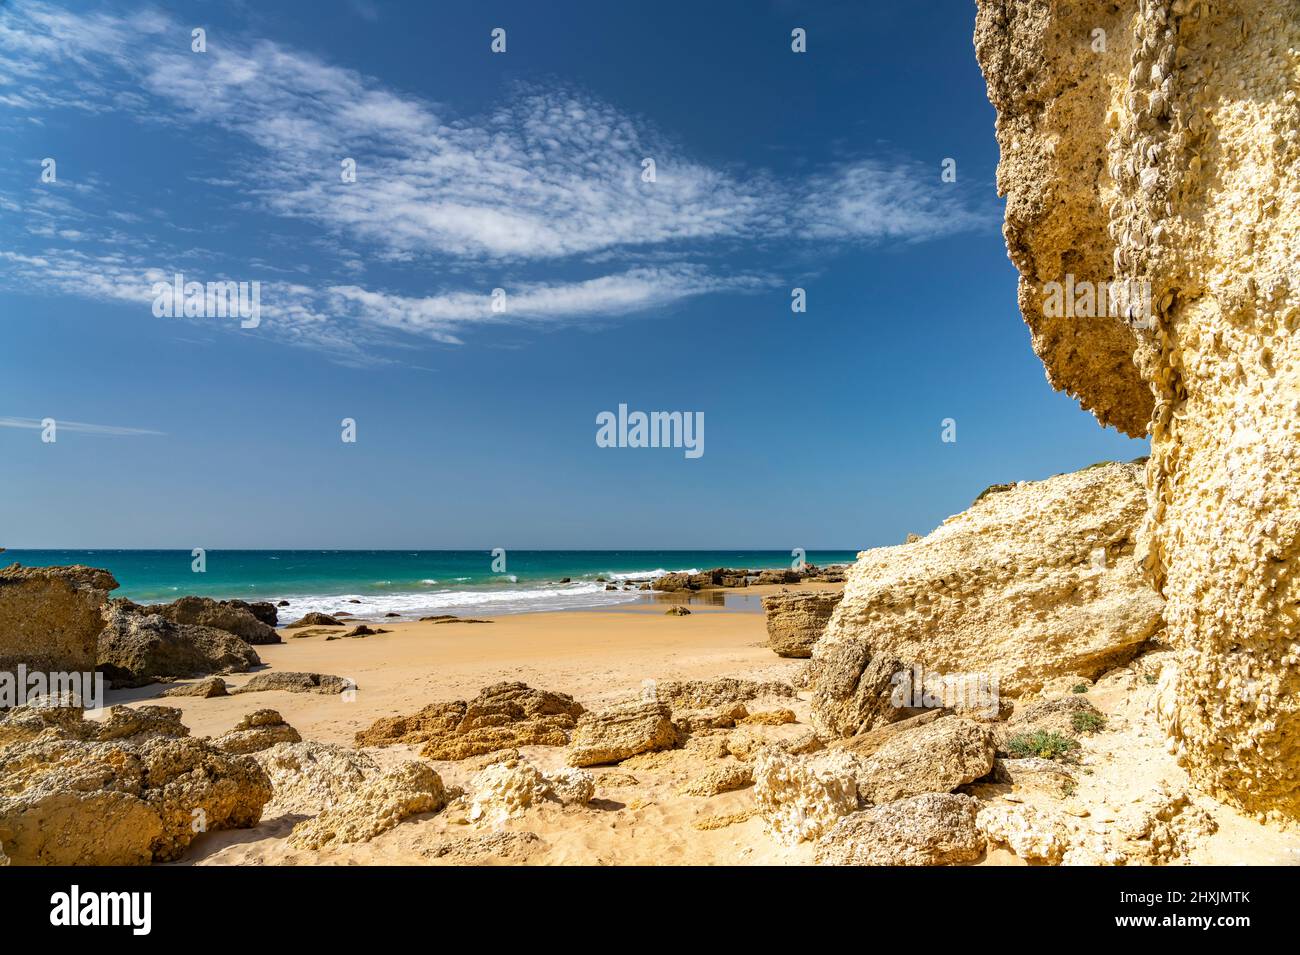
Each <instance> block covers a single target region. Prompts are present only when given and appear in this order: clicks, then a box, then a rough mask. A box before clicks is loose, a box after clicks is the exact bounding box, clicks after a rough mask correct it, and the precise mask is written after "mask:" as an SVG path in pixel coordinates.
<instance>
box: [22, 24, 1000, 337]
mask: <svg viewBox="0 0 1300 955" xmlns="http://www.w3.org/2000/svg"><path fill="white" fill-rule="evenodd" d="M363 6H365V5H364V4H363ZM367 9H368V8H367ZM189 32H190V26H189V25H187V24H182V23H179V22H177V21H175V20H174V19H172V18H171V17H170V16H169V15H168V14H166V13H163V12H160V11H157V10H155V9H152V8H149V9H143V10H141V11H139V12H137V13H133V14H121V15H118V14H110V13H91V14H73V13H70V12H68V11H63V10H60V9H58V8H56V7H53V6H51V5H49V4H47V3H43V2H40V0H29V2H23V3H20V4H18V5H16V6H14V7H12V8H8V9H5V8H0V106H7V107H8V108H9V109H11V110H15V111H18V112H24V111H26V112H35V111H41V110H44V109H53V108H55V107H69V108H76V109H82V110H92V111H105V110H113V111H118V112H123V113H127V114H130V115H134V116H135V117H136V118H137V119H139V120H140V121H141V122H142V123H144V124H158V123H165V124H170V125H175V126H181V127H184V126H190V125H193V126H196V127H199V126H201V127H204V128H211V129H217V130H220V131H222V132H224V133H226V134H228V135H229V136H231V137H235V138H236V139H237V140H238V141H241V142H243V143H247V144H249V145H250V146H251V147H252V150H251V151H250V150H248V149H240V150H237V151H236V152H237V154H238V155H240V156H241V157H242V158H240V159H236V160H231V161H230V162H229V163H228V166H229V168H227V169H224V170H222V171H221V173H220V174H207V173H206V172H205V173H187V178H189V179H191V180H192V181H196V182H199V183H201V184H204V185H206V186H208V187H210V188H211V189H213V190H216V191H219V192H221V191H224V192H227V193H231V194H233V199H232V201H231V205H232V207H238V206H239V205H240V204H241V203H243V204H245V205H248V206H255V207H256V208H257V209H259V210H262V211H266V212H270V213H272V214H274V215H277V216H280V217H283V218H284V219H286V220H297V221H303V222H309V223H312V224H314V225H315V226H317V227H319V229H320V230H322V234H321V238H320V240H319V241H318V243H317V244H318V245H320V246H322V247H325V246H327V247H330V248H333V249H334V250H335V253H336V255H335V258H336V260H337V262H338V266H337V268H338V271H339V272H340V273H342V274H341V276H338V277H335V278H334V279H333V280H330V279H316V278H313V279H309V278H307V277H306V276H305V275H304V277H303V279H302V283H301V284H297V283H292V282H283V281H281V282H269V283H264V286H265V294H264V298H263V303H264V304H263V310H264V313H265V314H266V315H267V318H268V320H267V321H266V322H264V326H265V327H266V328H268V329H270V330H271V332H272V334H277V335H278V336H279V337H280V338H281V339H283V340H286V341H291V342H294V343H300V344H309V345H313V346H315V347H323V348H326V349H328V350H330V351H332V352H334V353H336V354H346V355H350V356H357V355H360V354H361V353H362V352H363V351H364V349H365V347H366V344H367V340H368V338H372V337H373V336H375V335H381V336H382V335H385V334H388V333H397V334H405V335H416V336H420V337H424V338H428V339H431V340H434V341H439V342H444V343H448V344H456V343H459V342H461V341H462V340H463V339H462V335H463V334H464V332H465V330H466V329H467V328H470V327H474V326H490V325H497V324H503V323H536V324H541V323H547V324H562V323H565V322H578V321H585V320H599V319H601V318H602V317H605V316H615V315H624V314H630V313H634V312H638V311H646V310H650V309H655V308H661V307H663V306H666V305H671V304H673V303H676V302H680V301H684V300H686V299H689V298H692V297H695V296H699V295H705V294H713V293H723V292H730V293H735V292H749V291H754V290H756V289H758V288H762V287H765V286H770V285H771V284H772V283H773V281H774V276H773V275H772V274H770V270H769V274H767V275H762V274H759V273H761V272H762V271H763V269H762V267H756V268H754V269H752V270H751V272H750V273H748V274H744V275H726V274H717V273H718V271H719V269H718V266H716V265H705V264H703V263H705V262H707V261H711V260H713V261H716V255H715V252H716V250H717V249H718V248H719V246H724V247H725V248H727V249H729V250H733V251H734V250H735V249H737V248H741V249H744V248H746V247H748V248H755V249H758V248H770V246H771V245H772V244H773V243H785V244H789V245H793V246H795V247H796V248H797V247H801V246H802V247H806V248H808V249H810V250H811V249H813V248H816V249H818V250H821V249H823V248H825V247H826V246H827V245H834V244H868V243H880V242H899V241H902V242H918V241H924V240H927V239H933V238H936V237H940V236H945V235H950V234H953V233H956V232H961V231H966V230H970V229H978V228H983V227H990V228H996V221H997V220H996V217H995V216H994V215H992V214H990V213H989V212H988V211H981V210H978V209H975V208H973V207H972V206H970V205H969V204H967V203H965V202H964V201H963V200H962V199H961V195H962V193H960V192H958V191H956V190H954V189H952V188H951V187H948V186H944V185H943V184H941V183H940V182H939V179H938V175H937V172H936V171H935V170H933V169H922V168H920V167H919V166H917V165H916V164H915V163H912V162H908V161H885V160H883V159H879V158H865V159H859V160H856V161H849V162H840V163H836V164H833V165H829V166H826V167H823V168H821V169H819V170H815V171H814V172H812V173H811V174H809V175H807V176H804V177H802V178H798V179H790V178H789V177H786V178H782V177H778V176H776V175H775V174H773V173H771V172H769V171H766V170H763V169H742V170H737V169H734V168H729V169H722V168H715V167H713V166H711V165H709V164H708V163H705V162H701V161H699V160H696V159H694V158H692V157H691V156H690V155H689V154H688V153H687V151H686V150H685V149H684V148H682V147H681V146H680V145H679V144H677V143H675V142H673V141H672V140H671V139H670V138H668V137H667V136H665V135H663V134H662V133H660V132H658V131H657V130H655V129H654V128H653V127H652V126H650V125H649V124H647V123H645V122H643V121H640V120H639V119H637V118H636V117H633V116H629V115H627V114H626V113H624V112H622V111H620V110H619V109H617V108H616V107H614V106H612V105H610V104H608V103H605V102H602V101H601V100H599V99H598V98H596V97H594V96H592V95H590V94H588V93H586V92H585V91H582V90H577V89H566V88H564V87H562V86H554V87H552V88H548V89H546V90H541V89H537V88H530V87H519V88H517V89H516V90H514V91H513V93H511V94H510V95H509V96H508V97H506V98H505V100H504V101H503V102H502V103H501V104H500V105H499V106H498V107H496V108H495V109H493V110H491V111H489V112H487V113H486V114H484V115H480V116H474V117H464V116H455V115H451V114H448V113H447V112H446V111H445V110H444V109H443V108H442V107H440V106H438V105H437V104H435V103H433V102H431V101H429V100H427V99H425V98H422V97H419V96H415V95H412V94H409V93H406V92H402V91H398V90H394V89H391V88H388V87H386V86H384V85H383V84H382V83H380V82H379V81H377V80H375V79H373V78H371V77H368V76H365V75H363V74H361V73H359V72H357V71H355V70H352V69H349V68H346V67H343V66H339V65H336V64H332V63H329V62H326V61H324V60H322V59H320V58H319V57H317V56H314V55H311V54H309V53H306V52H303V51H300V50H295V49H293V48H290V47H288V46H285V45H283V44H280V43H276V42H273V41H270V40H266V39H257V38H241V37H237V36H232V35H229V34H226V33H221V34H213V33H210V34H209V36H208V50H207V53H205V54H203V55H197V54H194V53H192V52H190V49H189ZM345 157H350V158H352V159H355V160H356V164H357V181H356V182H355V183H345V182H342V181H341V179H340V176H339V172H340V161H341V160H342V159H343V158H345ZM647 157H649V158H652V159H654V161H655V166H656V181H655V182H643V181H642V160H643V159H645V158H647ZM74 194H75V190H71V191H62V192H51V191H47V192H46V193H44V194H40V195H27V196H18V197H15V196H14V195H12V194H9V195H0V204H3V205H4V207H5V208H9V207H10V206H11V205H14V204H17V205H20V206H21V207H22V209H23V212H24V214H25V216H26V221H27V230H28V232H29V234H30V236H31V237H32V238H33V240H39V241H41V242H43V243H47V244H43V245H40V246H38V247H32V248H27V249H22V250H18V251H13V252H7V253H0V267H4V266H7V268H8V270H9V271H10V273H11V274H12V275H13V276H14V277H16V278H18V279H20V280H22V281H23V282H25V283H27V284H28V285H33V286H37V287H45V288H52V289H56V290H58V291H61V292H65V293H69V294H79V295H82V296H84V297H89V298H102V299H106V300H114V301H148V297H147V291H148V289H149V288H150V287H151V286H152V284H153V282H155V281H167V280H168V277H169V276H170V274H171V272H172V271H173V270H174V269H179V268H181V267H182V266H186V265H188V266H189V268H188V269H186V271H187V273H192V272H198V271H202V270H206V271H209V272H210V271H213V270H214V268H215V266H214V263H213V261H212V260H206V261H205V260H203V259H202V258H200V259H199V261H197V262H195V261H194V259H193V257H192V256H191V257H189V258H188V260H187V256H186V255H185V252H186V251H187V250H178V249H170V250H169V249H166V248H160V247H157V246H156V245H154V244H152V243H150V242H148V241H144V242H141V241H139V240H138V239H133V238H132V237H130V236H125V235H123V234H122V233H120V232H116V231H114V230H113V228H112V227H111V226H112V223H122V222H127V223H130V222H133V221H135V222H138V221H140V220H142V219H143V220H148V219H150V218H156V217H157V216H158V215H160V214H162V213H160V212H159V211H158V210H156V209H152V208H140V209H136V210H131V209H124V208H115V209H113V210H111V211H110V212H106V213H104V214H103V216H102V217H100V218H102V219H103V220H104V221H103V222H101V221H99V219H96V218H95V217H93V216H88V214H87V213H86V211H85V209H84V207H82V206H79V205H78V204H77V203H74V202H73V201H72V196H73V195H74ZM84 198H87V199H89V198H91V197H84ZM109 217H111V219H112V222H108V219H109ZM178 228H179V227H178ZM172 231H175V230H172ZM96 240H98V241H99V242H100V243H101V244H102V245H103V246H105V249H104V250H103V251H101V252H99V253H98V254H96V252H95V251H94V250H93V245H94V242H95V241H96ZM56 241H62V242H66V243H76V247H75V248H68V247H66V246H65V247H62V248H56V247H52V246H50V245H48V243H53V242H56ZM188 251H189V252H196V251H201V250H188ZM253 258H256V257H255V256H250V257H249V260H246V262H245V265H244V267H249V266H250V265H251V264H252V263H251V260H252V259H253ZM430 261H434V262H436V263H437V264H438V265H439V266H440V267H441V269H442V270H443V271H445V272H446V273H448V274H455V273H457V272H458V271H459V272H465V271H467V270H473V272H474V278H475V280H476V281H478V280H481V279H482V278H483V276H484V275H493V276H500V277H499V278H496V279H495V280H494V281H493V285H495V286H500V287H502V288H505V289H506V292H507V295H508V306H507V309H506V310H505V311H504V312H495V311H492V310H491V307H490V299H489V293H490V288H483V287H471V285H470V284H469V283H464V282H462V283H461V285H460V287H444V288H439V289H436V290H432V291H430V292H428V293H426V294H410V293H409V291H400V292H397V291H391V290H387V289H381V288H377V287H375V284H376V283H374V282H367V281H365V280H364V277H365V273H366V271H367V265H366V263H368V262H383V263H384V264H385V265H387V266H390V267H394V268H399V269H400V268H403V267H405V268H408V269H409V270H410V273H411V274H412V275H413V276H414V278H413V279H412V281H413V282H418V281H419V276H420V275H421V274H423V273H425V272H427V269H425V268H424V266H426V265H427V264H428V263H429V262H430ZM560 263H564V264H565V265H566V267H567V269H568V271H570V272H572V271H573V270H574V269H573V267H574V266H575V265H577V266H582V267H585V268H586V269H587V270H588V272H591V271H593V270H594V271H598V272H599V273H601V274H594V275H592V274H589V275H587V276H586V277H581V278H573V279H566V280H564V281H549V282H542V281H538V280H537V279H536V275H535V274H532V275H529V273H528V271H527V270H528V269H531V270H532V271H533V273H535V272H536V270H537V269H538V268H541V267H543V266H549V265H551V264H560ZM200 266H202V267H203V268H202V269H200ZM231 267H232V263H226V265H225V267H224V270H225V271H226V272H227V273H229V272H230V271H231ZM254 267H256V266H254ZM266 271H278V274H280V275H281V276H283V275H284V274H285V271H284V270H283V269H279V270H273V269H272V268H270V267H268V268H267V269H266ZM292 271H297V272H300V274H301V273H304V272H305V270H298V269H295V270H292ZM523 276H528V278H527V279H525V278H524V277H523ZM196 277H198V278H201V279H211V278H216V277H217V276H214V275H205V276H201V277H200V276H196ZM238 277H239V278H245V276H238ZM340 278H342V279H343V281H340ZM408 284H409V283H408Z"/></svg>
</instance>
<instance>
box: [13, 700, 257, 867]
mask: <svg viewBox="0 0 1300 955" xmlns="http://www.w3.org/2000/svg"><path fill="white" fill-rule="evenodd" d="M188 733H189V730H188V729H187V728H186V727H185V726H184V725H182V724H181V723H180V711H179V710H174V709H169V708H166V707H142V708H140V709H138V710H130V709H128V708H126V707H117V706H115V707H113V708H112V710H111V711H110V714H109V719H107V720H105V721H102V722H97V721H94V720H85V719H83V718H82V713H81V710H80V709H77V708H73V707H25V706H20V707H15V708H13V709H11V710H9V711H8V712H7V713H5V714H4V715H3V716H0V851H3V853H4V854H5V855H7V856H8V857H9V859H10V860H11V861H12V862H13V864H15V865H141V864H145V863H148V862H150V861H165V860H170V859H175V858H178V857H179V856H180V855H181V854H182V853H183V852H184V851H185V849H186V848H187V847H188V846H189V844H190V843H191V842H192V841H194V839H195V838H197V836H198V835H199V834H200V833H203V832H210V831H213V830H217V829H234V828H247V827H250V826H254V825H256V824H257V823H258V821H259V820H260V819H261V816H262V806H263V805H264V804H265V803H266V802H267V800H269V799H270V798H271V783H270V780H269V779H268V778H267V776H266V773H264V772H263V771H262V769H261V768H260V767H259V766H258V765H257V763H256V762H255V761H254V760H253V759H252V758H251V757H247V756H236V755H229V754H226V753H223V752H221V751H219V750H217V749H216V748H214V747H213V746H212V745H210V744H209V743H208V742H206V741H204V740H198V739H191V738H189V737H188Z"/></svg>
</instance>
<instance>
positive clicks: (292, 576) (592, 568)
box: [0, 550, 856, 622]
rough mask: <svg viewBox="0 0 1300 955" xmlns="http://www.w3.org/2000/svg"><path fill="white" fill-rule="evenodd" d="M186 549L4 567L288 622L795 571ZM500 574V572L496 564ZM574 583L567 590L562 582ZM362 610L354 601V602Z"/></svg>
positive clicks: (456, 554)
mask: <svg viewBox="0 0 1300 955" xmlns="http://www.w3.org/2000/svg"><path fill="white" fill-rule="evenodd" d="M855 556H856V555H855V553H854V552H853V551H809V552H808V554H807V555H806V557H805V559H806V560H807V561H808V563H812V564H817V565H819V566H825V565H827V564H837V563H850V562H852V561H853V559H854V557H855ZM193 560H194V558H193V557H192V556H191V554H190V552H189V551H184V550H10V551H6V552H5V553H4V555H3V556H0V564H5V563H10V562H14V561H16V562H18V563H21V564H26V565H29V566H40V565H47V564H88V565H90V566H92V567H102V568H104V569H106V570H109V571H111V572H112V574H113V576H115V577H116V578H117V580H118V583H119V584H120V585H121V587H120V589H118V590H116V591H114V594H113V596H115V597H129V598H131V599H132V600H135V601H139V602H141V603H161V602H166V601H170V600H175V599H176V598H177V597H182V596H185V595H187V594H193V595H196V596H200V597H216V598H219V599H230V598H236V597H237V598H240V599H243V600H273V601H280V600H288V601H289V606H288V607H282V608H280V619H281V621H282V622H285V621H291V620H295V619H297V618H298V617H299V616H301V615H302V614H304V613H308V612H310V611H313V610H315V611H322V612H330V611H339V610H347V611H349V612H350V613H352V614H353V615H354V616H356V617H360V618H365V619H369V618H375V617H382V616H383V615H384V614H385V613H389V612H396V613H399V614H401V615H402V616H403V617H415V616H420V615H422V614H435V613H459V614H473V613H478V614H482V615H485V616H486V615H489V614H509V613H527V612H530V611H543V610H578V609H586V608H591V607H602V606H610V605H615V604H620V603H630V602H633V601H636V600H639V599H642V598H641V595H640V594H639V592H637V591H635V590H633V591H623V590H619V591H607V590H605V584H604V583H603V582H601V581H599V580H597V578H598V577H604V578H606V580H608V581H609V582H611V583H618V582H621V581H624V580H627V579H629V578H638V577H652V576H658V575H659V574H664V573H668V572H670V571H696V570H706V569H708V568H711V567H744V568H748V569H749V570H751V571H756V570H765V569H773V568H781V567H789V566H791V561H792V557H791V555H790V552H788V551H690V550H680V551H677V550H664V551H652V550H628V551H594V550H581V551H556V550H534V551H525V550H518V551H508V552H507V553H506V555H505V567H504V569H502V572H497V570H495V569H494V567H493V556H492V554H491V553H490V552H488V551H485V550H474V551H447V550H424V551H405V550H397V551H393V550H325V551H321V550H210V551H207V553H206V561H207V569H206V571H205V572H204V573H196V572H194V571H193V570H192V569H191V565H192V563H193ZM497 566H498V567H499V566H500V565H499V564H498V565H497ZM564 577H569V578H571V581H570V583H567V584H561V583H560V582H559V581H560V580H561V579H562V578H564ZM354 600H355V601H360V603H350V601H354Z"/></svg>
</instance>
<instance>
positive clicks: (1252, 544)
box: [975, 0, 1300, 818]
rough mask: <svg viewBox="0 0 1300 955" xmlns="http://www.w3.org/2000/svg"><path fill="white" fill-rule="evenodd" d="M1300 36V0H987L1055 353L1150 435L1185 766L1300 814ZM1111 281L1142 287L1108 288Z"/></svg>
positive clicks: (1005, 144)
mask: <svg viewBox="0 0 1300 955" xmlns="http://www.w3.org/2000/svg"><path fill="white" fill-rule="evenodd" d="M1298 48H1300V10H1298V9H1297V5H1296V3H1295V2H1294V0H1232V2H1224V3H1214V4H1211V3H1208V2H1203V0H1140V2H1139V0H1115V2H1113V3H1108V4H1105V5H1101V6H1098V5H1096V4H1085V3H1075V2H1067V0H980V2H979V12H978V17H977V22H976V31H975V50H976V54H977V57H978V59H979V62H980V66H981V67H982V69H983V71H984V75H985V78H986V80H987V82H988V88H989V99H990V100H991V101H992V103H993V105H994V106H995V107H996V108H997V111H998V119H997V138H998V144H999V146H1000V147H1001V152H1002V156H1001V164H1000V166H999V169H998V187H999V191H1001V192H1002V193H1004V194H1005V195H1006V196H1007V214H1006V227H1005V234H1006V239H1007V248H1008V251H1009V252H1010V255H1011V259H1012V261H1013V262H1014V263H1015V265H1016V267H1017V269H1018V270H1019V271H1020V285H1019V302H1020V308H1021V312H1022V314H1023V315H1024V317H1025V320H1026V322H1027V323H1028V324H1029V327H1030V331H1031V333H1032V339H1033V346H1034V350H1035V351H1036V352H1037V353H1038V355H1039V357H1040V358H1042V360H1043V363H1044V365H1045V366H1046V368H1047V374H1048V378H1049V380H1050V381H1051V382H1052V384H1053V385H1054V386H1056V387H1057V388H1060V389H1064V390H1066V391H1068V392H1069V393H1070V394H1072V395H1074V396H1076V397H1077V398H1078V399H1079V401H1080V402H1081V403H1082V404H1083V406H1084V407H1085V408H1088V409H1089V410H1091V411H1092V412H1093V413H1094V414H1095V415H1096V416H1097V418H1098V420H1099V421H1100V422H1101V423H1102V424H1105V425H1114V426H1115V427H1117V428H1119V429H1120V430H1122V431H1124V432H1126V433H1128V434H1131V435H1134V436H1140V435H1145V434H1150V436H1151V459H1150V461H1149V463H1148V466H1147V473H1146V487H1147V504H1148V512H1147V517H1146V519H1145V522H1144V525H1143V528H1142V531H1141V533H1140V535H1139V538H1140V541H1141V547H1140V549H1139V552H1138V558H1139V560H1140V561H1141V562H1142V563H1143V564H1144V567H1145V570H1146V571H1147V573H1148V574H1149V575H1150V578H1151V579H1152V581H1153V582H1154V583H1155V585H1156V587H1157V588H1158V589H1159V591H1160V592H1161V593H1162V594H1163V595H1164V597H1165V600H1166V607H1165V620H1166V623H1167V625H1168V630H1169V635H1170V638H1171V640H1172V642H1173V643H1174V645H1175V647H1176V648H1177V651H1178V654H1179V667H1178V679H1177V681H1176V682H1175V683H1174V684H1173V685H1171V686H1170V687H1169V694H1170V696H1171V701H1170V702H1169V704H1168V705H1167V706H1166V707H1164V711H1165V712H1167V713H1168V715H1169V725H1168V727H1167V728H1168V730H1169V732H1170V733H1171V736H1172V739H1173V741H1174V745H1175V747H1176V749H1177V751H1178V754H1179V758H1180V761H1181V762H1182V763H1183V765H1184V766H1185V767H1186V768H1187V770H1188V772H1189V773H1190V774H1191V777H1192V779H1193V780H1194V781H1195V782H1196V783H1197V784H1198V785H1200V786H1202V787H1203V788H1205V789H1206V790H1208V791H1210V792H1211V793H1213V794H1214V795H1216V796H1217V797H1219V798H1221V799H1224V800H1226V801H1229V802H1232V803H1235V804H1237V805H1238V806H1240V807H1242V808H1245V809H1247V810H1254V811H1266V810H1276V811H1279V812H1281V813H1282V814H1284V815H1286V816H1289V817H1291V818H1296V817H1300V787H1297V785H1296V774H1297V771H1298V770H1300V659H1298V658H1297V655H1296V652H1295V641H1296V638H1297V633H1298V631H1300V617H1298V616H1297V614H1296V606H1297V603H1298V602H1300V592H1298V591H1297V585H1296V584H1295V583H1294V574H1293V568H1294V566H1295V560H1296V558H1297V552H1298V551H1300V512H1298V511H1297V502H1298V501H1300V416H1298V415H1297V414H1296V412H1297V410H1300V337H1297V335H1296V327H1297V324H1300V275H1298V274H1297V268H1296V252H1295V250H1296V248H1297V244H1298V239H1300V236H1298V234H1297V233H1298V232H1300V177H1298V176H1297V175H1296V170H1297V168H1300V95H1298V94H1297V85H1298V80H1297V75H1298V73H1300V67H1297V63H1296V58H1295V54H1294V51H1295V50H1296V49H1298ZM1143 282H1146V283H1149V302H1150V306H1149V308H1148V307H1147V305H1146V299H1147V298H1148V296H1145V295H1143V294H1142V283H1143ZM1049 283H1057V284H1056V285H1052V284H1049ZM1097 283H1109V284H1110V287H1111V288H1114V287H1115V286H1116V285H1117V284H1118V285H1120V286H1121V287H1122V291H1124V292H1127V293H1128V295H1127V298H1128V302H1127V303H1125V302H1124V300H1123V299H1124V296H1122V295H1121V297H1120V298H1121V302H1120V307H1119V308H1115V309H1109V308H1103V309H1098V308H1096V307H1095V305H1092V306H1091V307H1090V303H1089V302H1088V301H1087V298H1086V295H1087V293H1088V292H1089V290H1091V291H1094V292H1095V291H1096V285H1097ZM1068 286H1073V288H1074V289H1079V288H1080V287H1082V289H1083V290H1084V297H1083V298H1079V296H1078V295H1071V296H1070V299H1071V300H1070V301H1069V302H1068V303H1066V304H1068V305H1069V306H1072V307H1068V308H1065V309H1062V308H1061V307H1059V306H1060V305H1061V304H1062V296H1061V292H1060V289H1061V287H1068ZM1135 299H1136V303H1137V307H1132V306H1133V304H1134V300H1135ZM1125 305H1127V306H1128V307H1125ZM1079 306H1082V307H1079ZM1099 311H1100V312H1101V313H1102V314H1098V312H1099ZM1093 315H1096V317H1091V316H1093Z"/></svg>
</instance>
